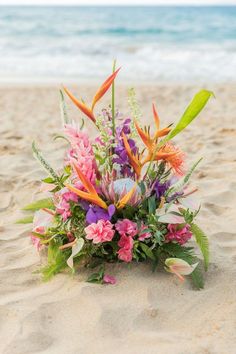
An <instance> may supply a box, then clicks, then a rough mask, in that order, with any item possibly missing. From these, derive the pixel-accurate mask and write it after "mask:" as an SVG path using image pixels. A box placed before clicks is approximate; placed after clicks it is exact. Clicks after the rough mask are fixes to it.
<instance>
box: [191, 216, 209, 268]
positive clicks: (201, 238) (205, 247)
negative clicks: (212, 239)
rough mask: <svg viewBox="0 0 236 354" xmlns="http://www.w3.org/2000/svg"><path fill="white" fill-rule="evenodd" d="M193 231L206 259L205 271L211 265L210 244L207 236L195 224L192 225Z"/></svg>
mask: <svg viewBox="0 0 236 354" xmlns="http://www.w3.org/2000/svg"><path fill="white" fill-rule="evenodd" d="M190 226H191V231H192V233H193V235H194V236H195V239H196V242H197V244H198V246H199V248H200V250H201V252H202V255H203V259H204V266H205V269H206V270H207V269H208V265H209V258H210V257H209V242H208V238H207V236H206V234H205V233H204V232H203V231H202V230H201V229H200V227H199V226H198V225H196V224H194V223H191V225H190Z"/></svg>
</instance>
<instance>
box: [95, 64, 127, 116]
mask: <svg viewBox="0 0 236 354" xmlns="http://www.w3.org/2000/svg"><path fill="white" fill-rule="evenodd" d="M120 69H121V68H119V69H117V70H116V71H115V72H114V73H113V74H111V75H110V76H109V77H108V78H107V79H106V81H104V83H103V84H102V86H101V87H100V88H99V89H98V91H97V92H96V94H95V96H94V98H93V102H92V108H91V109H92V111H93V109H94V106H95V104H96V103H97V102H98V101H99V100H100V99H101V98H102V96H104V95H105V93H106V92H107V90H108V89H109V87H110V86H111V85H112V83H113V81H114V80H115V78H116V75H117V74H118V72H119V71H120Z"/></svg>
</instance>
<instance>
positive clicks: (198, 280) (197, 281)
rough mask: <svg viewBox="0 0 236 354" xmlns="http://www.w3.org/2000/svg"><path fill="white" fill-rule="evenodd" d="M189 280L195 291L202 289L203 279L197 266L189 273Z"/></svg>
mask: <svg viewBox="0 0 236 354" xmlns="http://www.w3.org/2000/svg"><path fill="white" fill-rule="evenodd" d="M191 278H192V282H193V285H194V287H195V288H196V289H198V290H199V289H203V288H204V279H203V276H202V272H201V269H200V266H199V265H198V266H197V267H196V268H195V269H194V271H193V272H192V273H191Z"/></svg>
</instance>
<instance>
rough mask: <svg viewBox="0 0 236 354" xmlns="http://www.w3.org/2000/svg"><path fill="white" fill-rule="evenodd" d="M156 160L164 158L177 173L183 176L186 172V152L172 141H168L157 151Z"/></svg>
mask: <svg viewBox="0 0 236 354" xmlns="http://www.w3.org/2000/svg"><path fill="white" fill-rule="evenodd" d="M154 160H155V161H158V160H164V161H166V162H167V163H168V164H169V166H170V167H171V168H172V169H173V170H174V171H175V173H176V174H177V175H180V176H182V175H183V174H184V170H183V167H184V153H183V152H182V151H181V150H180V149H179V148H178V147H177V146H174V145H173V144H172V143H171V142H168V143H166V144H165V145H164V146H163V147H161V148H160V150H159V151H158V152H157V154H156V156H155V157H154Z"/></svg>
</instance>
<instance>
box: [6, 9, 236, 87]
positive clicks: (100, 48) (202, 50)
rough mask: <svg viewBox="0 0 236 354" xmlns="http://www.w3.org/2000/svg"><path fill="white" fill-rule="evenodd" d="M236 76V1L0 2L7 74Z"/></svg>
mask: <svg viewBox="0 0 236 354" xmlns="http://www.w3.org/2000/svg"><path fill="white" fill-rule="evenodd" d="M114 58H116V59H117V61H118V64H119V65H121V66H122V72H121V74H120V77H121V79H123V80H128V81H141V82H142V81H143V82H156V83H163V82H193V83H195V82H200V81H204V82H205V81H207V80H211V81H216V82H229V81H233V80H235V79H236V6H235V7H234V6H225V7H223V6H214V7H208V6H204V7H201V6H199V7H185V6H181V7H174V6H168V7H167V6H166V7H35V6H32V7H0V81H8V80H13V81H26V80H34V81H40V80H49V81H50V80H53V79H56V80H59V81H60V80H73V81H80V80H94V79H96V80H97V79H99V80H100V79H102V78H104V77H105V76H106V75H107V73H109V72H110V71H111V66H112V60H113V59H114Z"/></svg>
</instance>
